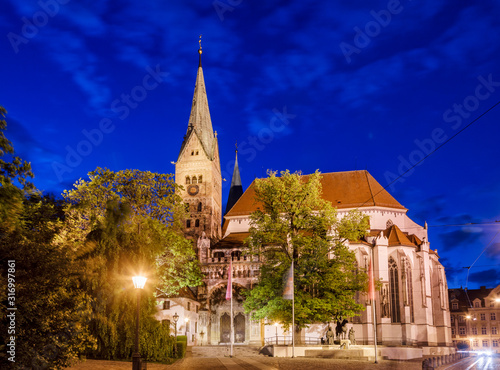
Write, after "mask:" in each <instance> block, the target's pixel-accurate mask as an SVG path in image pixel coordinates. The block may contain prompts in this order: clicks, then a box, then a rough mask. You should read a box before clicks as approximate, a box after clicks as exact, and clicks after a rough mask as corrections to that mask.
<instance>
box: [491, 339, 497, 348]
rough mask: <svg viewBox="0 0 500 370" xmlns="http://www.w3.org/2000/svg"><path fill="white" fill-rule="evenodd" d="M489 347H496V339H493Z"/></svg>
mask: <svg viewBox="0 0 500 370" xmlns="http://www.w3.org/2000/svg"><path fill="white" fill-rule="evenodd" d="M491 345H492V346H493V347H498V339H493V341H492V342H491Z"/></svg>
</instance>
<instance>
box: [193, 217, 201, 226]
mask: <svg viewBox="0 0 500 370" xmlns="http://www.w3.org/2000/svg"><path fill="white" fill-rule="evenodd" d="M194 227H200V220H198V219H196V220H195V221H194Z"/></svg>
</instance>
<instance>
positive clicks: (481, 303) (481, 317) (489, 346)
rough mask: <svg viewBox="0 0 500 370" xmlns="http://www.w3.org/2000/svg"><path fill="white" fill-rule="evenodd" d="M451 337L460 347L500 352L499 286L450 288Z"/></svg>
mask: <svg viewBox="0 0 500 370" xmlns="http://www.w3.org/2000/svg"><path fill="white" fill-rule="evenodd" d="M448 296H449V301H450V317H451V337H452V340H453V344H454V345H455V346H456V347H457V348H469V349H470V350H474V351H493V352H496V353H500V285H499V286H497V287H496V288H493V289H486V287H484V286H482V287H481V288H480V289H471V290H469V289H462V288H460V289H450V290H449V291H448Z"/></svg>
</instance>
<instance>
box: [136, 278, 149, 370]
mask: <svg viewBox="0 0 500 370" xmlns="http://www.w3.org/2000/svg"><path fill="white" fill-rule="evenodd" d="M147 279H148V278H145V277H144V276H134V277H133V278H132V281H133V282H134V287H135V288H136V289H137V320H136V326H135V348H134V354H133V355H132V370H140V369H141V355H140V353H139V315H140V305H141V290H142V289H143V288H144V285H145V284H146V280H147Z"/></svg>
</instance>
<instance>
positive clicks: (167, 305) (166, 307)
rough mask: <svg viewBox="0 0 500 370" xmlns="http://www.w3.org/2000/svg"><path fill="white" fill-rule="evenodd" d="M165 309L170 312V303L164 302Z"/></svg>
mask: <svg viewBox="0 0 500 370" xmlns="http://www.w3.org/2000/svg"><path fill="white" fill-rule="evenodd" d="M163 309H164V310H170V301H163Z"/></svg>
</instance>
